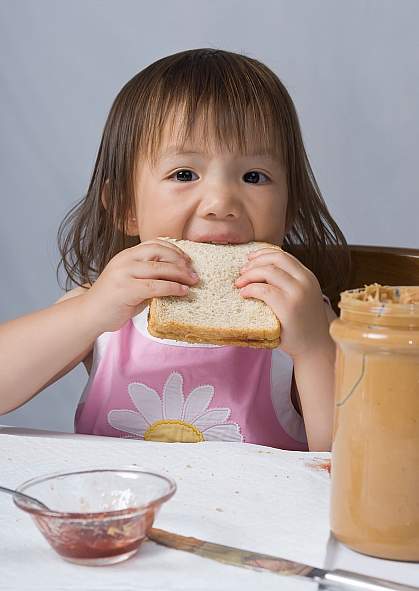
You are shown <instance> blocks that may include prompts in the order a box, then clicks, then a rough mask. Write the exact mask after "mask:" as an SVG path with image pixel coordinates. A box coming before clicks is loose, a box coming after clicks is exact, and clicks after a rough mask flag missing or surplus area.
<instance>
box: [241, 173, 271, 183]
mask: <svg viewBox="0 0 419 591" xmlns="http://www.w3.org/2000/svg"><path fill="white" fill-rule="evenodd" d="M243 180H244V182H245V183H253V184H261V183H268V182H269V178H268V177H267V176H266V174H263V172H257V171H256V170H252V171H250V172H246V174H245V175H244V176H243Z"/></svg>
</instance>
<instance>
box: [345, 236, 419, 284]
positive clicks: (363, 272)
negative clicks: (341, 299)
mask: <svg viewBox="0 0 419 591" xmlns="http://www.w3.org/2000/svg"><path fill="white" fill-rule="evenodd" d="M349 249H350V251H351V261H352V265H351V275H350V280H349V285H348V289H354V288H356V287H363V286H364V285H366V284H370V283H380V284H381V285H419V249H414V248H393V247H388V246H364V245H360V244H351V245H349Z"/></svg>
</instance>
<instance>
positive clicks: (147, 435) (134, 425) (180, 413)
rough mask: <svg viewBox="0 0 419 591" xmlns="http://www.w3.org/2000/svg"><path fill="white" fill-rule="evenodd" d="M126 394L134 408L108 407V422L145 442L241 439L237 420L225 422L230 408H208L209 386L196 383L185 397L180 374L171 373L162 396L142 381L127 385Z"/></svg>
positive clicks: (210, 395)
mask: <svg viewBox="0 0 419 591" xmlns="http://www.w3.org/2000/svg"><path fill="white" fill-rule="evenodd" d="M128 393H129V396H130V398H131V400H132V402H133V404H134V406H135V407H136V409H137V411H134V410H111V411H110V412H109V413H108V422H109V424H110V425H111V426H112V427H113V428H114V429H118V430H119V431H124V432H126V433H130V434H132V435H136V436H137V437H139V438H141V439H145V440H146V441H165V442H169V443H172V442H182V443H198V442H199V441H243V436H242V435H241V433H240V428H239V426H238V425H237V423H227V421H228V419H229V417H230V414H231V410H230V409H229V408H212V409H211V410H207V409H208V406H209V405H210V403H211V400H212V399H213V397H214V387H213V386H211V385H208V384H207V385H205V386H198V387H197V388H195V389H194V390H192V391H191V392H190V394H189V396H188V397H187V398H186V400H185V397H184V395H183V378H182V375H181V374H180V373H177V372H172V373H171V374H170V375H169V377H168V378H167V380H166V383H165V385H164V388H163V396H162V397H161V398H160V396H159V395H158V394H157V392H156V391H155V390H153V389H152V388H149V387H148V386H146V385H145V384H138V383H132V384H129V386H128Z"/></svg>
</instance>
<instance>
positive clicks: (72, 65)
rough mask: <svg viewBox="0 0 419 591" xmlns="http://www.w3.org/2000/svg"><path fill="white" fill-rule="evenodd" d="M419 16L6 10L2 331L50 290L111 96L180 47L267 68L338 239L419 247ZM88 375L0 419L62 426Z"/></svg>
mask: <svg viewBox="0 0 419 591" xmlns="http://www.w3.org/2000/svg"><path fill="white" fill-rule="evenodd" d="M418 22H419V1H417V0H394V1H386V0H370V1H360V0H352V1H351V2H346V1H344V0H327V1H321V0H317V1H314V0H307V1H298V0H282V1H279V0H258V1H256V0H254V1H245V0H211V1H209V0H205V1H199V0H191V1H187V0H180V1H173V0H171V1H162V0H154V1H153V2H150V1H147V2H143V1H132V0H130V1H128V0H123V1H116V0H115V1H98V0H71V1H69V0H68V1H67V2H64V1H59V0H53V1H52V0H51V1H49V0H33V1H22V0H10V1H9V0H0V23H1V24H0V27H1V30H0V150H1V158H0V179H1V208H0V216H1V217H0V269H1V284H0V285H1V297H0V321H1V322H3V321H6V320H8V319H11V318H14V317H16V316H18V315H21V314H25V313H28V312H30V311H33V310H35V309H38V308H41V307H45V306H48V305H49V304H50V303H52V302H53V301H54V300H55V299H56V298H57V297H58V296H59V295H60V289H59V287H58V285H57V283H56V279H55V266H56V264H57V261H58V253H57V249H56V245H55V235H56V231H57V228H58V225H59V222H60V221H61V219H62V217H63V216H64V214H65V212H66V211H67V210H68V209H69V207H70V206H71V205H72V204H73V203H74V202H75V201H76V200H78V199H79V197H81V196H82V194H83V193H84V191H85V189H86V187H87V184H88V181H89V175H90V173H91V171H92V167H93V164H94V159H95V156H96V150H97V148H98V145H99V139H100V134H101V132H102V129H103V125H104V122H105V118H106V115H107V113H108V110H109V108H110V105H111V103H112V101H113V98H114V97H115V95H116V93H117V92H118V90H119V89H120V88H121V86H122V85H123V84H124V83H125V82H126V81H127V80H128V79H130V78H131V77H132V76H133V75H134V74H135V73H136V72H137V71H139V70H141V69H142V68H144V67H145V66H146V65H148V64H149V63H151V62H153V61H154V60H156V59H158V58H160V57H163V56H165V55H168V54H171V53H174V52H176V51H180V50H183V49H190V48H195V47H217V48H224V49H229V50H232V51H238V52H244V53H246V54H248V55H250V56H252V57H255V58H257V59H260V60H261V61H264V62H265V63H266V64H267V65H268V66H270V67H271V68H272V69H273V70H274V71H275V72H276V73H277V74H278V75H279V76H280V78H281V79H282V80H283V82H284V83H285V85H286V86H287V88H288V90H289V92H290V94H291V96H292V97H293V99H294V101H295V104H296V107H297V111H298V113H299V116H300V121H301V125H302V130H303V136H304V139H305V144H306V148H307V150H308V153H309V157H310V159H311V163H312V166H313V169H314V172H315V174H316V177H317V180H318V182H319V184H320V187H321V189H322V192H323V195H324V197H325V199H326V201H327V203H328V205H329V208H330V210H331V212H332V215H334V217H335V219H336V220H337V222H338V224H339V225H340V226H341V228H342V230H343V231H344V233H345V235H346V237H347V240H348V241H349V242H352V243H364V244H381V245H392V246H410V247H419V236H418V215H419V199H418V196H419V189H418V187H419V172H418V170H419V162H418V157H419V156H418V155H419V121H418V110H419V109H418V105H419V33H418V26H417V23H418ZM3 371H7V368H0V375H1V372H3ZM85 380H86V374H85V371H84V369H83V368H81V367H78V368H76V369H75V370H74V371H73V372H71V374H69V375H67V376H66V377H65V378H63V379H62V380H61V381H60V382H59V384H55V385H53V386H51V387H50V388H48V389H46V390H45V391H44V392H42V393H41V394H39V395H38V396H37V397H36V398H35V399H34V400H32V401H31V402H29V403H28V404H26V405H25V406H23V407H22V408H20V409H18V410H16V411H14V412H12V413H9V414H8V415H5V416H3V417H0V424H9V425H20V426H33V427H38V428H50V429H60V430H66V431H72V426H73V414H74V409H75V407H76V404H77V401H78V399H79V397H80V393H81V390H82V388H83V385H84V383H85Z"/></svg>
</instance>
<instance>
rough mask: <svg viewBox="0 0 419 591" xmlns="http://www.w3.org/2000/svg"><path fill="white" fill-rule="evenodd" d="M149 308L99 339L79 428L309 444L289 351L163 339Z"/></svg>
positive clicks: (159, 437) (297, 446) (155, 437)
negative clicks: (294, 395) (150, 325)
mask: <svg viewBox="0 0 419 591" xmlns="http://www.w3.org/2000/svg"><path fill="white" fill-rule="evenodd" d="M147 314H148V309H147V308H146V309H145V310H144V311H143V312H142V313H141V314H139V315H138V316H136V317H134V318H133V319H132V320H130V321H128V322H127V323H126V324H125V325H124V326H123V327H122V328H121V329H120V330H118V331H115V332H108V333H104V334H102V335H101V336H100V337H99V338H98V340H97V342H96V343H95V347H94V359H93V367H92V371H91V374H90V378H89V380H88V383H87V385H86V387H85V390H84V392H83V396H82V398H81V400H80V403H79V406H78V408H77V412H76V417H75V430H76V432H77V433H88V434H94V435H108V436H111V437H130V438H137V439H145V440H151V441H168V442H173V441H180V442H190V443H191V442H199V441H243V442H247V443H257V444H260V445H268V446H271V447H279V448H282V449H290V450H307V449H308V447H307V439H306V435H305V430H304V422H303V419H302V417H301V416H300V415H299V414H298V413H297V411H296V410H295V409H294V406H293V404H292V402H291V399H290V389H291V379H292V370H293V364H292V359H291V358H290V357H289V356H288V355H287V354H286V353H284V352H283V351H281V350H280V349H275V350H268V349H255V348H250V347H249V348H245V347H231V346H216V345H202V344H199V345H192V344H189V343H183V342H179V341H172V340H168V339H158V338H155V337H153V336H151V335H150V334H149V333H148V330H147Z"/></svg>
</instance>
